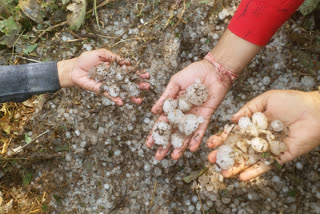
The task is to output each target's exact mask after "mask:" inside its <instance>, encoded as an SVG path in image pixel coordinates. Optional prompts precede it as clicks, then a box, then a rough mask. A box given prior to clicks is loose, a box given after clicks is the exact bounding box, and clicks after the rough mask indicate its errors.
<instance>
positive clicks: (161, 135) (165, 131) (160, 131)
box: [152, 122, 171, 146]
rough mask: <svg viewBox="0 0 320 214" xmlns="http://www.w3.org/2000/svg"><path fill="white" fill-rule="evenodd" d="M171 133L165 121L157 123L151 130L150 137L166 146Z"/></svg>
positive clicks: (158, 143)
mask: <svg viewBox="0 0 320 214" xmlns="http://www.w3.org/2000/svg"><path fill="white" fill-rule="evenodd" d="M170 134H171V127H170V125H169V124H168V123H166V122H159V123H157V124H156V125H155V126H154V128H153V131H152V138H153V140H154V143H155V144H157V145H162V146H167V145H168V143H169V138H170Z"/></svg>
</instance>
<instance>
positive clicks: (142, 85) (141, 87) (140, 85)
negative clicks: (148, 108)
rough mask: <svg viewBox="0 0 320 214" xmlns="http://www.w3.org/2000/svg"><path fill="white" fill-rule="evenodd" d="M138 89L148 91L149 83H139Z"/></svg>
mask: <svg viewBox="0 0 320 214" xmlns="http://www.w3.org/2000/svg"><path fill="white" fill-rule="evenodd" d="M139 88H140V89H145V90H148V89H149V88H150V83H147V82H140V83H139Z"/></svg>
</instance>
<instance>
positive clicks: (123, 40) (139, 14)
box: [0, 0, 320, 214]
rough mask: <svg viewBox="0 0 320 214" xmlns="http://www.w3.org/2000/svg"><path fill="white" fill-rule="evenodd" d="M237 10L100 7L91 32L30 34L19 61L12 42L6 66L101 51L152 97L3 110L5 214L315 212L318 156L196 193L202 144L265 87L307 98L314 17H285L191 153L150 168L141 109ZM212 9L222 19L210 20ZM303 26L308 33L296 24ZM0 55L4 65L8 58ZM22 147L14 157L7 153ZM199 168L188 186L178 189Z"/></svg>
mask: <svg viewBox="0 0 320 214" xmlns="http://www.w3.org/2000/svg"><path fill="white" fill-rule="evenodd" d="M237 5H238V1H195V0H191V1H150V0H144V1H143V0H140V1H123V0H118V1H112V2H111V3H109V4H107V5H106V6H104V7H102V8H99V9H98V17H99V26H98V25H97V22H96V19H95V17H94V16H89V17H88V18H87V19H86V22H85V24H84V26H82V27H81V28H80V30H79V31H71V30H69V29H68V28H67V26H65V25H62V26H60V27H57V28H56V29H54V30H52V31H50V32H46V33H45V34H44V35H42V37H41V38H39V40H38V46H37V48H36V50H35V52H33V53H32V54H28V55H26V54H24V55H23V54H19V49H20V50H21V49H23V45H24V44H23V43H21V44H20V43H18V44H16V47H15V48H16V52H15V54H14V58H13V59H14V61H15V63H18V64H22V63H30V59H33V60H38V61H49V60H56V61H58V60H63V59H69V58H72V57H75V56H78V55H79V54H80V53H82V52H83V51H86V50H94V49H97V48H108V49H110V50H112V51H114V52H116V53H118V54H120V55H122V56H124V57H127V58H130V59H131V61H132V62H133V63H134V64H135V65H136V66H138V67H140V68H144V69H145V70H146V71H148V72H149V73H150V74H151V79H150V81H149V82H150V84H151V85H152V87H151V90H149V91H147V92H144V94H143V96H144V99H145V100H144V102H143V104H141V105H139V106H138V105H135V104H132V103H127V104H126V105H124V106H123V107H118V106H115V105H113V104H112V103H111V102H107V101H106V100H104V99H103V98H102V97H101V96H98V95H96V94H94V93H91V92H86V91H83V90H81V89H79V88H72V89H61V90H60V91H58V92H57V93H55V94H50V95H42V96H37V97H34V98H33V99H31V100H29V101H28V102H25V103H23V104H12V103H7V104H5V105H6V109H8V111H10V112H11V113H12V114H13V115H15V116H16V115H17V114H18V113H19V114H20V117H18V116H16V117H15V119H12V121H13V122H12V124H14V125H15V126H16V127H15V128H13V129H14V130H15V133H14V135H8V134H7V133H5V131H4V130H3V132H2V134H1V141H2V142H7V143H9V147H8V149H7V152H6V153H5V154H2V156H1V158H0V164H1V169H0V179H1V180H0V191H1V192H0V204H2V206H3V207H4V206H5V205H8V206H9V207H10V203H11V204H12V208H11V209H10V211H9V213H99V214H100V213H320V183H319V179H320V177H319V176H320V150H319V148H316V149H315V150H314V151H312V152H310V153H309V154H308V155H305V156H303V157H300V158H298V159H297V160H296V161H293V162H291V163H288V164H286V165H284V166H278V167H276V168H274V169H273V170H272V171H270V172H268V173H266V174H265V175H262V176H260V177H259V178H256V179H253V180H252V181H249V182H240V181H239V180H238V179H237V178H232V179H224V181H223V184H221V185H215V186H214V187H212V188H206V185H204V183H205V182H207V181H206V177H205V175H206V174H208V173H209V171H210V170H207V168H208V167H210V165H209V163H208V161H207V154H208V153H209V152H210V150H209V149H208V148H207V147H206V145H205V141H206V139H207V138H208V137H209V136H210V134H213V133H216V132H217V131H218V130H219V129H221V128H222V127H223V125H224V124H226V123H229V120H230V118H231V116H232V114H233V113H235V112H236V111H237V110H238V109H239V108H240V107H241V106H242V105H243V104H245V103H246V102H247V101H249V100H250V99H252V98H253V97H255V96H257V95H259V94H261V93H263V92H265V91H267V90H270V89H297V90H303V91H311V90H316V88H317V86H318V85H319V82H320V62H319V59H320V51H319V49H320V30H319V26H320V23H319V22H318V21H319V20H318V19H316V18H312V15H313V16H314V17H316V13H314V14H311V15H309V16H302V15H301V14H299V13H298V12H297V13H296V14H294V15H293V16H292V18H291V19H290V20H288V21H287V22H286V23H285V24H284V25H283V27H282V28H281V29H280V30H279V32H278V33H277V34H276V35H275V36H274V37H273V39H272V40H271V41H270V43H269V44H268V45H267V46H266V47H265V48H264V49H263V50H262V51H261V52H260V53H259V55H257V56H256V57H255V59H254V60H253V61H252V63H251V64H250V65H249V66H248V68H247V69H245V71H244V72H243V74H242V76H241V77H240V78H239V80H238V81H237V82H236V84H235V85H234V87H233V88H232V89H231V90H230V92H229V93H228V94H227V96H226V98H225V100H224V101H223V103H222V104H221V105H220V107H219V109H218V110H217V111H216V112H215V114H214V115H213V117H212V121H211V123H210V125H209V127H208V130H207V132H206V135H205V138H204V139H203V142H202V145H201V148H200V149H199V150H198V151H197V152H195V153H191V152H190V151H187V152H186V153H185V155H184V156H183V157H182V158H181V159H180V160H178V161H174V160H171V159H170V157H167V158H166V159H164V160H162V161H160V162H159V161H157V160H155V158H154V157H153V156H154V154H155V151H156V147H154V148H153V149H151V150H150V149H147V148H146V147H145V145H144V141H145V138H146V136H147V135H148V133H149V131H150V129H151V127H152V125H153V123H154V121H156V116H154V115H152V113H151V112H150V109H151V107H152V105H153V103H155V101H156V100H157V98H159V96H160V95H161V93H162V92H163V90H164V89H165V87H166V85H167V83H168V81H169V80H170V77H171V76H172V75H173V74H175V73H176V72H178V71H179V70H180V69H182V68H184V67H185V66H187V65H188V64H190V63H192V62H194V61H198V60H200V59H202V58H203V57H204V56H205V54H206V53H207V52H208V51H209V50H210V49H212V48H213V47H214V46H215V44H216V43H217V42H218V40H219V37H220V36H221V35H222V33H223V31H224V30H225V29H226V27H227V23H228V22H229V20H230V19H231V16H232V13H233V12H234V11H235V9H236V6H237ZM223 8H226V9H227V10H228V11H229V13H230V15H229V16H227V17H225V18H224V19H220V18H219V16H218V15H219V12H221V11H222V9H223ZM310 17H311V18H310ZM61 19H62V20H63V16H62V18H61ZM310 20H311V21H314V22H312V24H313V27H310V26H309V25H306V23H309V22H310ZM57 24H59V20H58V21H57ZM306 26H309V28H307V27H306ZM32 35H33V38H35V37H38V36H39V33H38V32H32ZM1 53H2V59H3V60H4V62H3V63H4V64H8V63H9V62H10V59H12V58H11V54H12V53H11V49H8V50H4V51H2V52H1ZM3 106H4V105H2V106H0V107H3ZM0 113H1V116H3V115H4V114H3V111H0ZM42 134H43V135H42ZM10 136H12V137H10ZM37 137H38V138H37ZM30 139H33V141H32V142H31V143H30V145H28V146H26V147H25V148H24V149H23V152H20V153H18V154H15V155H13V156H9V155H8V152H9V154H10V152H12V149H14V148H17V147H18V146H19V145H25V143H26V141H29V140H30ZM3 145H4V144H3ZM204 169H206V170H207V171H204V175H203V176H200V178H198V176H196V177H195V178H194V179H193V180H192V181H191V182H190V183H186V182H184V178H185V177H186V176H189V175H190V174H193V173H195V174H197V173H198V172H199V171H198V170H200V171H201V170H204ZM198 174H199V173H198Z"/></svg>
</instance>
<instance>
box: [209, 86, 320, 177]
mask: <svg viewBox="0 0 320 214" xmlns="http://www.w3.org/2000/svg"><path fill="white" fill-rule="evenodd" d="M255 112H262V113H264V114H265V115H266V116H267V117H268V119H269V120H270V121H271V120H275V119H277V120H280V121H282V122H283V123H284V124H286V125H287V126H288V128H289V134H288V136H287V137H286V138H285V139H284V143H286V145H287V151H286V152H284V153H283V154H281V155H280V156H279V163H280V164H284V163H286V162H289V161H291V160H293V159H295V158H296V157H298V156H300V155H302V154H305V153H308V152H309V151H311V150H312V149H313V148H315V147H317V146H318V145H319V144H320V93H319V92H318V91H314V92H301V91H294V90H273V91H268V92H266V93H264V94H262V95H260V96H258V97H256V98H255V99H253V100H251V101H250V102H248V103H247V104H246V105H244V106H243V107H242V108H241V109H240V110H239V111H238V112H237V113H236V114H235V115H234V116H233V117H232V121H233V122H234V123H237V122H238V120H239V119H240V118H241V117H243V116H248V117H251V116H252V115H253V113H255ZM226 137H227V136H226V135H220V136H217V135H213V136H211V137H210V138H209V139H208V142H207V143H208V147H210V148H216V147H218V146H219V145H221V144H222V143H223V141H224V140H225V139H226ZM216 154H217V152H216V150H215V151H212V152H211V153H210V154H209V155H208V159H209V161H210V162H211V163H215V161H216ZM270 169H271V166H267V165H265V164H264V163H263V162H258V163H256V164H254V165H253V166H250V167H249V168H248V166H246V165H238V166H234V167H233V168H231V169H228V170H222V172H221V173H222V175H223V176H224V177H232V176H234V175H236V174H238V173H240V180H242V181H247V180H250V179H252V178H254V177H256V176H259V175H261V174H263V173H265V172H266V171H268V170H270Z"/></svg>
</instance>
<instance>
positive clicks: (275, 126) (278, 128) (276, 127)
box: [271, 120, 284, 132]
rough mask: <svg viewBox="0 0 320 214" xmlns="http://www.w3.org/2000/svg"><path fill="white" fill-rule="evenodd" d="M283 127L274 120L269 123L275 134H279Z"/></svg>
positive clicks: (278, 121)
mask: <svg viewBox="0 0 320 214" xmlns="http://www.w3.org/2000/svg"><path fill="white" fill-rule="evenodd" d="M283 127H284V126H283V123H282V122H281V121H280V120H274V121H272V122H271V128H272V129H273V130H274V131H276V132H281V131H282V130H283Z"/></svg>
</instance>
